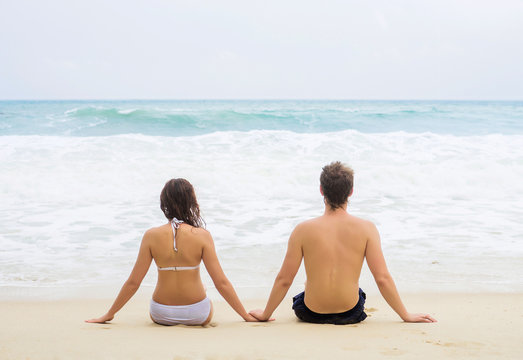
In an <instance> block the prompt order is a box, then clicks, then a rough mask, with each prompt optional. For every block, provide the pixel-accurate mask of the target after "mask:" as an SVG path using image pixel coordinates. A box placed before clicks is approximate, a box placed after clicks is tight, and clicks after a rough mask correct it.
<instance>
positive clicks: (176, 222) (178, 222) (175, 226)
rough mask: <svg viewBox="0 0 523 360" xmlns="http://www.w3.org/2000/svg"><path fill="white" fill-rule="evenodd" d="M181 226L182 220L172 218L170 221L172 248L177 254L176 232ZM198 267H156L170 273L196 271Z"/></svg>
mask: <svg viewBox="0 0 523 360" xmlns="http://www.w3.org/2000/svg"><path fill="white" fill-rule="evenodd" d="M181 224H183V220H178V219H177V218H173V219H172V220H171V227H172V228H173V238H174V239H173V247H174V251H175V252H178V248H177V247H176V230H178V228H179V227H180V225H181ZM199 267H200V265H199V264H198V265H196V266H168V267H163V268H161V267H158V270H171V271H181V270H196V269H198V268H199Z"/></svg>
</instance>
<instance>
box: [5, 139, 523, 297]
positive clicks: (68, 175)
mask: <svg viewBox="0 0 523 360" xmlns="http://www.w3.org/2000/svg"><path fill="white" fill-rule="evenodd" d="M522 144H523V136H521V135H486V136H463V137H462V136H450V135H435V134H431V133H424V134H410V133H405V132H397V133H384V134H364V133H360V132H357V131H352V130H347V131H341V132H336V133H323V134H296V133H292V132H286V131H250V132H221V133H212V134H208V135H201V136H192V137H158V136H143V135H118V136H109V137H51V136H1V137H0V170H1V171H0V196H1V199H2V201H1V205H0V229H2V231H1V232H0V243H1V244H2V247H1V250H0V268H1V270H0V286H2V285H3V286H7V285H9V286H11V285H12V286H63V285H78V284H82V285H85V284H108V283H113V282H121V281H123V280H124V279H125V277H126V276H127V274H128V273H129V271H130V269H131V267H132V264H133V262H134V260H135V257H136V253H137V249H138V246H139V242H140V238H141V236H142V234H143V232H144V231H145V230H146V229H147V228H149V227H151V226H157V225H159V224H161V223H163V222H164V221H165V219H164V218H163V214H162V213H161V212H160V209H159V193H160V190H161V188H162V187H163V185H164V183H165V181H166V180H168V179H169V178H172V177H185V178H187V179H189V180H190V181H191V182H192V183H193V184H194V185H195V188H196V191H197V195H198V197H199V201H200V205H201V208H202V212H203V216H204V218H205V220H206V222H207V227H208V229H209V230H210V231H211V233H212V234H213V236H214V238H215V241H216V245H217V249H218V252H219V257H220V259H221V260H222V265H223V267H224V269H225V270H226V272H227V273H228V275H229V276H230V278H231V280H232V281H233V283H234V284H235V285H237V286H244V287H248V286H265V287H267V286H270V285H271V283H272V281H273V280H274V276H275V275H276V273H277V271H278V268H279V266H280V264H281V261H282V259H283V256H284V251H285V246H286V241H287V238H288V235H289V234H290V232H291V230H292V228H293V227H294V226H295V225H296V224H297V223H298V222H300V221H302V220H304V219H307V218H310V217H313V216H317V215H319V214H321V213H322V206H323V203H322V199H321V197H320V195H319V192H318V186H319V180H318V179H319V174H320V171H321V167H322V166H323V165H325V164H327V163H329V162H330V161H333V160H341V161H343V162H345V163H347V164H350V165H352V166H353V168H354V169H355V172H356V180H355V191H354V196H353V198H352V199H351V203H350V211H351V212H352V213H354V214H355V215H358V216H361V217H364V218H367V219H370V220H372V221H374V222H375V223H376V224H377V225H378V228H379V229H380V232H381V235H382V242H383V248H384V251H385V253H386V258H387V259H388V263H389V267H390V268H391V270H392V273H393V275H394V276H395V278H396V281H397V282H398V284H399V285H400V288H402V289H407V290H416V289H420V288H421V289H424V290H430V289H432V290H435V289H439V290H459V291H480V290H499V291H523V284H522V282H521V280H520V274H521V273H522V270H523V261H522V260H523V243H522V241H521V240H522V238H523V228H522V226H521V219H522V218H523V205H521V203H520V202H519V201H517V199H519V198H521V197H522V196H523V182H522V181H521V179H522V178H523V146H522ZM300 274H301V275H299V281H301V280H302V279H303V274H302V273H300ZM300 277H301V278H300ZM154 279H155V273H154V271H151V272H150V274H149V276H148V277H147V278H146V283H148V284H152V283H154ZM206 282H207V284H208V285H209V286H210V285H211V283H210V280H209V279H208V278H206ZM371 283H372V281H371V279H370V276H369V274H368V271H365V272H364V275H363V280H362V285H363V286H370V284H371ZM263 295H264V294H263Z"/></svg>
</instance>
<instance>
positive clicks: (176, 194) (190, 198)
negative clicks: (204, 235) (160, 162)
mask: <svg viewBox="0 0 523 360" xmlns="http://www.w3.org/2000/svg"><path fill="white" fill-rule="evenodd" d="M160 208H161V209H162V211H163V213H164V215H165V217H166V218H167V219H169V221H170V220H172V219H173V218H176V219H178V220H183V222H184V223H186V224H189V225H192V226H194V227H203V226H204V221H203V219H202V218H201V216H200V206H199V205H198V201H197V200H196V194H195V193H194V188H193V186H192V185H191V183H190V182H188V181H187V180H185V179H182V178H179V179H171V180H169V181H167V182H166V183H165V186H164V187H163V189H162V193H161V194H160Z"/></svg>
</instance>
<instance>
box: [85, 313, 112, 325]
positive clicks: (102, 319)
mask: <svg viewBox="0 0 523 360" xmlns="http://www.w3.org/2000/svg"><path fill="white" fill-rule="evenodd" d="M112 319H114V315H108V314H105V315H103V316H101V317H99V318H95V319H89V320H85V322H88V323H98V324H105V323H106V322H107V321H111V320H112Z"/></svg>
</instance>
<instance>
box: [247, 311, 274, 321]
mask: <svg viewBox="0 0 523 360" xmlns="http://www.w3.org/2000/svg"><path fill="white" fill-rule="evenodd" d="M249 314H250V315H251V316H253V317H254V318H256V320H257V321H274V318H267V317H264V316H263V310H262V309H256V310H251V311H249Z"/></svg>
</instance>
